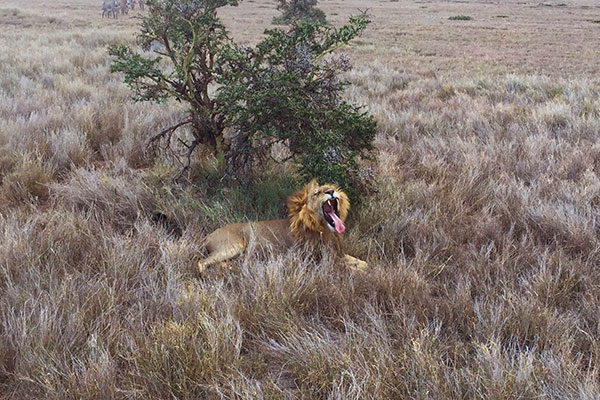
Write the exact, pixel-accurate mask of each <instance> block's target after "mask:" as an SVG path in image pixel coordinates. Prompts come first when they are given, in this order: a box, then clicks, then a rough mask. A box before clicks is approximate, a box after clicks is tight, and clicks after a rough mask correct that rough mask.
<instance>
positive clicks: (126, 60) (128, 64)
mask: <svg viewBox="0 0 600 400" xmlns="http://www.w3.org/2000/svg"><path fill="white" fill-rule="evenodd" d="M237 4H238V3H237V0H148V1H147V6H148V9H149V15H148V16H146V17H144V18H143V20H142V29H141V32H140V34H139V35H138V37H137V39H138V43H139V44H140V45H141V47H142V49H143V50H146V51H147V50H152V52H153V53H154V54H155V56H147V55H142V54H140V53H139V52H138V51H136V50H134V49H132V48H131V47H129V46H126V45H123V44H121V45H117V46H113V47H111V48H110V49H109V54H110V55H112V56H114V57H115V60H114V61H113V63H112V65H111V71H112V72H122V73H124V78H125V82H126V83H127V84H128V85H129V86H130V87H131V89H133V92H134V98H135V99H136V100H139V101H155V102H159V103H161V102H164V101H166V100H167V99H169V98H175V99H176V100H178V101H180V102H182V103H184V104H186V105H187V106H188V107H187V112H186V113H187V118H186V119H184V120H182V121H180V122H178V123H177V124H176V125H174V126H171V127H169V128H167V129H165V130H163V131H161V132H159V133H158V134H156V135H155V136H154V137H153V138H152V139H151V142H152V143H154V142H157V141H159V140H165V141H166V143H167V144H170V143H171V142H172V141H173V139H174V134H175V133H176V131H177V129H179V128H181V127H184V126H186V125H189V126H191V130H190V131H191V134H192V137H193V139H192V140H191V141H188V142H186V141H184V140H183V139H182V138H181V137H177V139H178V141H179V143H182V144H183V145H184V146H185V147H187V152H186V153H187V154H186V158H187V163H186V166H185V169H187V168H189V165H190V157H191V155H192V153H193V152H194V150H195V149H196V148H197V146H198V145H200V144H202V145H204V146H206V147H207V148H208V149H210V151H212V152H213V153H217V152H218V151H219V143H220V140H221V139H222V135H223V126H224V125H223V116H222V114H221V112H220V111H219V109H218V104H217V103H216V102H215V99H214V97H213V96H212V95H211V94H210V87H211V86H212V85H214V83H215V79H216V76H217V75H218V73H217V72H216V71H215V62H216V60H217V59H218V57H219V54H220V53H221V50H222V47H223V46H225V45H226V44H229V42H230V39H229V36H228V33H227V31H226V29H225V27H224V26H223V24H222V23H221V21H220V19H219V17H218V16H217V9H218V8H219V7H223V6H226V5H232V6H235V5H237Z"/></svg>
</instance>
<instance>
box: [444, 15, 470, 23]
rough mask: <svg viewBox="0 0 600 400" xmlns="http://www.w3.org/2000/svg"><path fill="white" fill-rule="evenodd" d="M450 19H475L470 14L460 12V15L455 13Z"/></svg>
mask: <svg viewBox="0 0 600 400" xmlns="http://www.w3.org/2000/svg"><path fill="white" fill-rule="evenodd" d="M448 19H449V20H450V21H470V20H472V19H473V17H471V16H469V15H463V14H459V15H453V16H451V17H448Z"/></svg>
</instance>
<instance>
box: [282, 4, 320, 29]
mask: <svg viewBox="0 0 600 400" xmlns="http://www.w3.org/2000/svg"><path fill="white" fill-rule="evenodd" d="M278 2H279V4H278V5H277V9H278V10H279V11H281V15H280V16H278V17H273V21H272V22H273V24H275V25H288V24H291V23H293V22H297V21H302V20H303V21H308V22H313V23H319V24H325V23H327V19H326V18H325V13H324V12H323V11H322V10H320V9H318V8H316V7H315V6H316V5H317V0H278Z"/></svg>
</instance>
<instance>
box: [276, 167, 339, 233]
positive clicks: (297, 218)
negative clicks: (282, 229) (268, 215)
mask: <svg viewBox="0 0 600 400" xmlns="http://www.w3.org/2000/svg"><path fill="white" fill-rule="evenodd" d="M287 207H288V216H289V219H290V231H291V232H292V235H294V236H295V237H296V238H300V237H304V236H306V235H307V234H310V233H319V234H323V233H326V232H331V233H338V234H342V233H344V231H345V230H346V227H345V225H344V221H345V220H346V217H347V216H348V210H349V209H350V201H349V200H348V196H347V195H346V193H344V192H343V191H342V190H340V189H339V188H338V187H336V186H334V185H331V184H326V185H319V184H318V183H317V181H316V180H315V179H313V180H312V181H310V182H309V183H308V184H307V185H306V186H304V188H302V189H301V190H299V191H297V192H296V193H294V194H292V195H291V196H290V197H288V199H287Z"/></svg>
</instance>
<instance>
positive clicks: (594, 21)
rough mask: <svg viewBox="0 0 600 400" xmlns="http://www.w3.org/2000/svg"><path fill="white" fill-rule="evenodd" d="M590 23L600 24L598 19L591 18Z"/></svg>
mask: <svg viewBox="0 0 600 400" xmlns="http://www.w3.org/2000/svg"><path fill="white" fill-rule="evenodd" d="M590 22H591V23H592V24H600V19H593V20H591V21H590Z"/></svg>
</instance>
